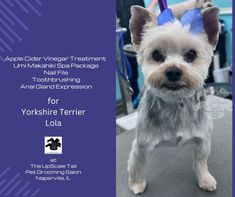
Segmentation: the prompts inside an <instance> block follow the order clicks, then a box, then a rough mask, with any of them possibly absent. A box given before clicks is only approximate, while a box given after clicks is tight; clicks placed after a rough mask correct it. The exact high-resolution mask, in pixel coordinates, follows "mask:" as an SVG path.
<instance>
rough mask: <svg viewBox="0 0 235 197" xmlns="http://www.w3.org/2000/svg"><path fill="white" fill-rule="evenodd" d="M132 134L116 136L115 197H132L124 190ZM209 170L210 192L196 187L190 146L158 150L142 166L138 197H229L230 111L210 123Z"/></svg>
mask: <svg viewBox="0 0 235 197" xmlns="http://www.w3.org/2000/svg"><path fill="white" fill-rule="evenodd" d="M133 139H134V131H128V132H124V133H122V134H120V135H117V145H116V146H117V156H116V157H117V167H116V168H117V180H116V181H117V190H116V194H117V195H116V196H117V197H134V196H135V195H134V194H132V192H131V191H130V190H129V188H128V181H127V180H128V176H127V170H126V168H127V165H126V164H127V159H128V155H129V152H130V147H131V143H132V140H133ZM209 170H210V172H211V174H213V175H214V176H215V178H216V179H217V182H218V189H217V190H216V191H215V192H213V193H208V192H205V191H202V190H201V189H199V188H198V186H197V183H196V180H195V178H194V176H193V173H192V151H191V146H190V145H187V146H183V147H160V148H158V149H156V150H155V151H154V152H153V154H152V155H151V156H150V160H149V163H148V165H147V167H146V179H147V184H148V185H147V189H146V191H145V192H144V193H143V194H141V195H139V196H141V197H209V196H213V197H231V196H232V112H231V110H230V111H225V113H224V116H223V117H222V118H220V119H216V120H214V131H213V135H212V152H211V156H210V157H209Z"/></svg>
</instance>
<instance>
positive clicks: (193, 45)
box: [137, 21, 213, 89]
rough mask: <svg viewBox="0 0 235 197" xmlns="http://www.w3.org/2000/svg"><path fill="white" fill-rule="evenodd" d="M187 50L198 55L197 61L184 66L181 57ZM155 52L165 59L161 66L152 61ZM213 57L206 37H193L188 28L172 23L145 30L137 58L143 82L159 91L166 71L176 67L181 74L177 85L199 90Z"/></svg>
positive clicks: (211, 48)
mask: <svg viewBox="0 0 235 197" xmlns="http://www.w3.org/2000/svg"><path fill="white" fill-rule="evenodd" d="M190 49H193V50H195V51H197V58H196V60H195V61H194V62H192V63H188V62H186V61H185V60H184V57H183V55H184V53H186V52H188V51H189V50H190ZM154 50H160V51H161V52H162V53H163V54H164V55H165V56H166V59H165V61H164V62H163V63H159V62H156V61H155V60H154V59H153V58H152V53H153V51H154ZM212 55H213V47H212V45H210V44H209V43H208V41H207V36H206V34H204V33H202V34H192V33H190V32H189V27H186V26H184V27H183V26H182V25H181V24H180V23H179V22H178V21H175V22H174V23H169V24H167V25H164V26H160V27H158V26H156V25H155V26H152V27H148V29H147V31H146V32H145V34H144V35H143V40H142V42H141V45H140V48H139V51H138V56H137V57H138V62H139V64H141V65H142V71H143V74H144V78H145V82H146V83H147V84H149V85H150V86H152V87H155V88H161V87H162V86H163V85H164V83H167V79H166V77H165V70H166V69H167V68H169V67H171V66H176V67H179V68H180V69H181V70H182V71H183V76H182V79H181V81H180V82H179V83H181V84H183V85H185V87H186V88H188V89H195V88H202V86H203V83H204V80H205V79H206V78H207V74H208V68H209V65H210V62H211V57H212Z"/></svg>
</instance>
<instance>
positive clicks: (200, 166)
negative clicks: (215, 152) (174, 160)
mask: <svg viewBox="0 0 235 197" xmlns="http://www.w3.org/2000/svg"><path fill="white" fill-rule="evenodd" d="M210 148H211V140H210V137H208V138H207V139H202V138H197V139H196V147H195V157H194V170H195V174H196V177H197V181H198V185H199V187H200V188H202V189H204V190H206V191H214V190H216V185H217V183H216V180H215V178H214V177H213V176H212V175H211V174H210V172H209V171H208V166H207V159H208V156H209V154H210Z"/></svg>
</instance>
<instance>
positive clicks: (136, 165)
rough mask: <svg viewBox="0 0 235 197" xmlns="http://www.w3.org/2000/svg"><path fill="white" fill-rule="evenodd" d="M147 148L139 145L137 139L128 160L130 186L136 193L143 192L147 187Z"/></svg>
mask: <svg viewBox="0 0 235 197" xmlns="http://www.w3.org/2000/svg"><path fill="white" fill-rule="evenodd" d="M146 157H147V148H146V146H144V145H139V144H138V142H137V140H136V139H135V140H134V141H133V143H132V149H131V152H130V156H129V160H128V167H127V170H128V173H129V187H130V189H131V190H132V191H133V192H134V193H135V194H139V193H143V192H144V190H145V187H146V180H145V177H144V167H145V164H146V160H147V158H146Z"/></svg>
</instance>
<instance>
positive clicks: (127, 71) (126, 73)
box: [117, 31, 132, 81]
mask: <svg viewBox="0 0 235 197" xmlns="http://www.w3.org/2000/svg"><path fill="white" fill-rule="evenodd" d="M117 35H118V40H119V43H118V45H119V50H120V58H121V64H122V65H121V66H122V68H121V70H120V69H119V67H118V66H117V71H118V73H119V74H120V75H121V76H122V78H123V79H124V80H126V81H129V79H130V78H131V76H132V70H131V65H130V63H129V61H128V59H127V57H126V55H125V52H124V41H123V32H121V31H120V32H117Z"/></svg>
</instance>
